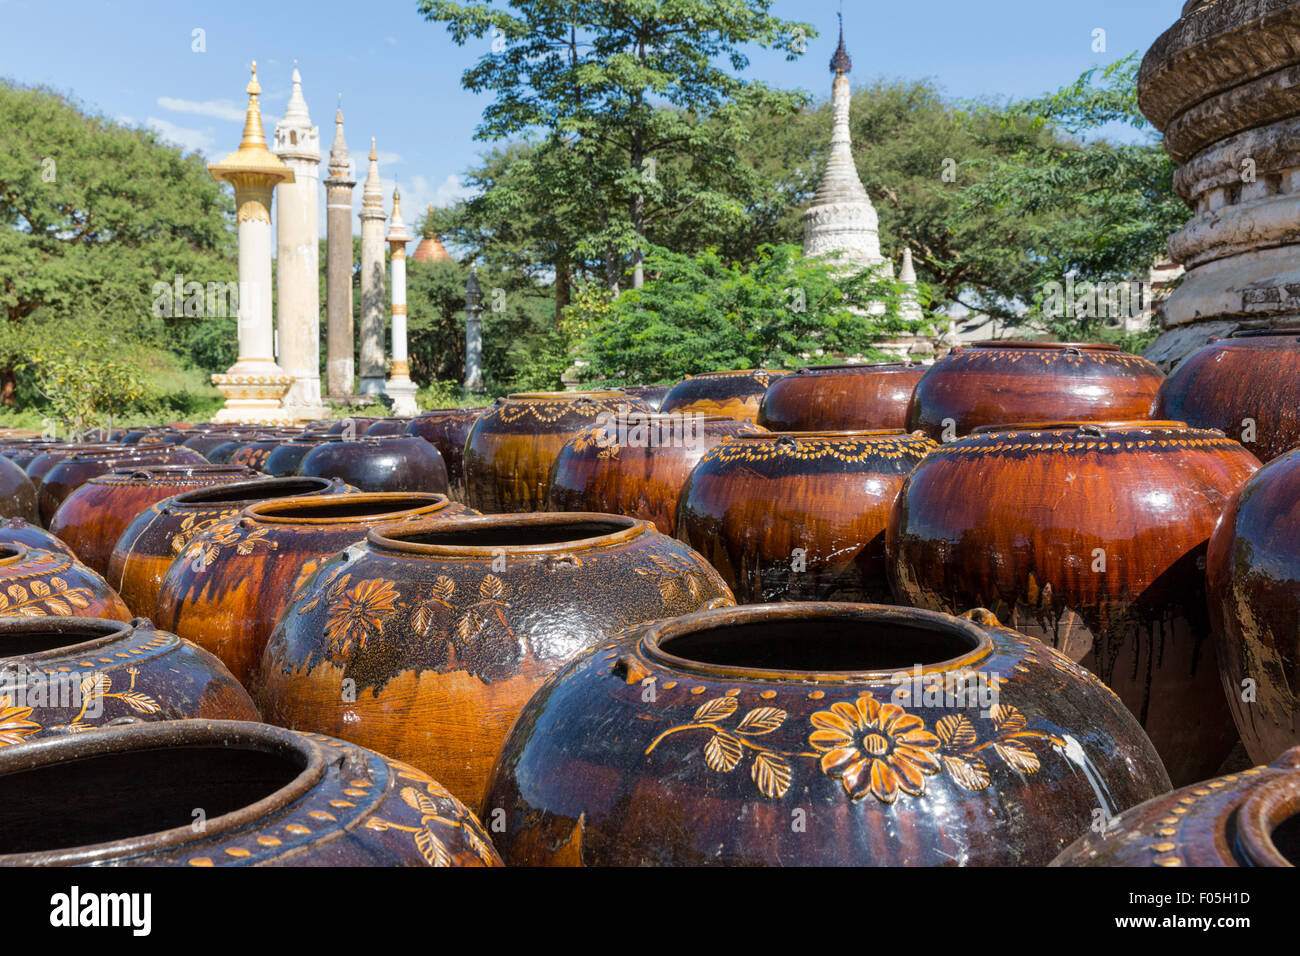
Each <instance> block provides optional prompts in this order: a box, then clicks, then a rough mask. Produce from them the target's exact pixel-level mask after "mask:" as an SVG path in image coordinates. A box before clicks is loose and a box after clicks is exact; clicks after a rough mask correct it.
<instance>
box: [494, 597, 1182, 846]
mask: <svg viewBox="0 0 1300 956" xmlns="http://www.w3.org/2000/svg"><path fill="white" fill-rule="evenodd" d="M972 616H973V617H975V621H972V620H962V619H958V618H955V617H949V616H948V615H942V614H933V613H930V612H926V611H918V610H913V609H908V608H895V607H884V606H879V605H864V604H797V605H796V604H782V605H769V606H765V607H746V608H733V609H723V610H717V611H707V612H704V613H701V614H692V615H688V616H685V617H679V618H676V619H674V620H670V621H663V622H658V623H656V624H652V625H650V626H648V627H646V628H643V629H640V630H636V631H633V632H631V633H630V634H627V635H624V636H621V637H619V638H617V639H615V640H612V641H608V642H605V643H602V644H601V645H600V646H599V647H598V648H595V649H593V650H591V651H589V652H588V653H587V654H585V655H583V657H582V658H580V659H579V660H577V661H575V662H574V663H573V664H571V665H570V666H568V667H566V668H565V669H564V670H562V671H560V672H559V673H557V674H556V675H555V676H554V677H553V678H552V679H551V680H549V681H548V682H547V683H546V685H545V686H543V687H542V689H541V690H540V691H538V692H537V694H536V695H534V696H533V698H532V700H530V701H529V703H528V706H527V707H525V708H524V710H523V713H522V714H520V716H519V720H518V721H517V722H516V723H515V726H514V730H513V731H512V732H511V735H510V739H509V741H508V742H507V743H506V746H505V749H504V750H503V752H502V755H501V760H500V761H499V762H498V764H497V767H496V771H495V774H494V780H493V785H492V789H491V791H490V792H489V794H488V798H487V801H486V802H485V803H484V813H485V814H488V815H491V814H494V813H497V811H498V810H500V811H502V812H501V813H499V814H498V815H497V817H496V818H498V819H501V820H502V821H503V823H504V827H505V830H504V832H500V833H494V839H495V841H496V846H497V849H498V850H499V851H500V852H501V855H502V858H503V859H505V860H506V862H507V864H513V865H552V866H554V865H585V866H645V865H679V866H681V865H702V864H722V865H760V866H761V865H767V866H792V865H793V866H800V865H802V866H829V865H841V866H897V865H910V866H952V865H989V866H1008V865H1018V864H1024V865H1031V866H1032V865H1043V864H1045V863H1047V862H1049V861H1050V860H1051V859H1052V858H1053V857H1055V856H1056V855H1057V854H1058V853H1059V852H1060V851H1061V849H1062V848H1063V847H1065V846H1066V845H1067V844H1069V843H1070V842H1071V841H1072V840H1074V839H1076V838H1077V837H1079V836H1080V835H1081V834H1083V833H1085V832H1087V830H1088V827H1089V826H1090V825H1091V823H1092V821H1093V820H1094V819H1095V818H1096V817H1097V814H1098V812H1099V811H1100V812H1102V813H1106V814H1112V813H1116V812H1118V811H1120V810H1123V809H1127V808H1128V807H1131V806H1133V805H1135V804H1138V803H1140V802H1142V801H1143V800H1147V799H1149V798H1151V797H1153V796H1155V795H1156V794H1159V793H1163V792H1164V791H1166V790H1167V789H1168V788H1169V779H1168V777H1166V776H1165V772H1164V769H1163V768H1162V767H1161V765H1160V760H1159V758H1158V757H1157V756H1156V753H1155V750H1154V749H1153V748H1152V746H1151V743H1150V741H1148V740H1147V739H1146V736H1145V735H1144V734H1143V733H1142V728H1141V727H1139V726H1138V725H1137V722H1136V721H1135V720H1134V719H1133V717H1132V715H1131V714H1129V712H1128V711H1127V710H1125V709H1124V706H1123V705H1122V704H1121V703H1120V702H1119V701H1118V700H1117V699H1116V698H1115V696H1114V695H1113V694H1111V693H1110V692H1109V691H1108V690H1106V688H1105V687H1104V686H1103V685H1102V684H1101V682H1100V681H1098V680H1097V679H1096V678H1095V677H1093V676H1092V675H1091V674H1089V673H1088V672H1087V671H1085V670H1084V669H1083V668H1081V667H1079V666H1077V665H1075V664H1073V663H1071V662H1070V661H1069V660H1067V659H1066V658H1064V657H1062V656H1061V655H1059V654H1057V653H1055V652H1054V651H1052V650H1051V649H1049V648H1045V647H1043V646H1042V645H1041V644H1039V643H1038V642H1036V641H1033V640H1030V639H1028V638H1025V637H1023V636H1022V635H1020V634H1018V633H1016V632H1014V631H1011V630H1008V629H1006V628H1003V627H1000V626H999V625H998V624H997V622H996V620H993V619H992V618H991V616H990V615H988V614H987V612H985V613H982V614H979V615H972ZM976 621H978V622H979V623H976Z"/></svg>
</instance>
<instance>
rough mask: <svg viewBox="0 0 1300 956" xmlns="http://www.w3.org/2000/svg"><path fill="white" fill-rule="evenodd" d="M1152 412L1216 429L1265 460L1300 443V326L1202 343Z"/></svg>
mask: <svg viewBox="0 0 1300 956" xmlns="http://www.w3.org/2000/svg"><path fill="white" fill-rule="evenodd" d="M1151 414H1152V417H1155V418H1176V419H1178V420H1179V421H1185V422H1187V423H1188V424H1190V425H1196V426H1197V427H1199V428H1217V429H1219V430H1221V431H1223V432H1224V433H1226V434H1228V435H1231V436H1232V437H1233V438H1236V439H1237V440H1238V441H1240V442H1241V443H1242V444H1243V445H1245V446H1246V447H1247V448H1249V449H1250V450H1251V451H1252V452H1254V453H1255V456H1256V457H1258V458H1259V460H1260V461H1264V462H1267V461H1272V460H1273V459H1274V458H1276V457H1278V456H1279V455H1282V454H1285V453H1286V452H1288V451H1290V450H1291V449H1292V448H1295V447H1297V446H1300V328H1284V329H1258V330H1252V331H1238V332H1234V333H1232V335H1230V336H1228V337H1227V338H1225V339H1219V340H1218V341H1212V342H1211V343H1210V344H1209V345H1205V346H1202V347H1201V348H1199V349H1197V350H1196V351H1195V352H1193V353H1192V354H1191V355H1189V356H1188V357H1187V358H1186V359H1184V360H1183V362H1182V364H1180V365H1179V366H1178V367H1177V368H1176V369H1174V371H1173V372H1171V373H1170V375H1169V378H1168V379H1166V380H1165V382H1164V384H1163V385H1162V386H1161V387H1160V394H1159V396H1157V398H1156V403H1155V407H1154V408H1153V409H1152V412H1151Z"/></svg>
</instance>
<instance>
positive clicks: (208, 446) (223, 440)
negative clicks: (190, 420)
mask: <svg viewBox="0 0 1300 956" xmlns="http://www.w3.org/2000/svg"><path fill="white" fill-rule="evenodd" d="M235 437H237V436H236V435H235V434H232V432H231V430H230V429H228V428H220V429H217V428H214V429H210V430H204V431H201V432H199V433H198V434H195V435H191V436H189V437H188V438H186V439H185V441H183V442H181V444H182V445H184V446H185V447H186V448H189V449H190V450H191V451H197V452H198V453H199V454H200V455H202V456H203V457H204V458H207V457H208V455H209V454H210V453H211V452H212V451H214V450H215V449H217V448H220V447H221V446H222V445H225V444H228V443H229V442H230V441H231V440H232V439H233V438H235Z"/></svg>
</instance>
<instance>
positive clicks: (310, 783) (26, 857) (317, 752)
mask: <svg viewBox="0 0 1300 956" xmlns="http://www.w3.org/2000/svg"><path fill="white" fill-rule="evenodd" d="M199 747H207V748H209V749H231V750H252V751H257V752H261V753H267V754H272V755H274V756H280V757H284V758H286V759H294V758H297V759H298V760H299V761H300V762H301V763H302V765H303V766H302V769H301V770H300V771H299V772H298V775H297V776H296V777H294V778H293V779H292V780H290V781H289V782H288V783H286V784H285V785H284V786H283V787H280V788H279V789H278V790H275V791H272V792H271V793H269V794H267V795H266V796H265V797H262V798H261V799H260V800H256V801H254V802H253V803H250V804H248V805H246V806H243V807H240V808H238V809H236V810H231V811H230V812H229V813H223V814H221V815H220V816H217V817H212V818H211V819H209V820H208V821H207V825H206V826H205V827H204V828H203V831H202V832H199V833H196V832H195V831H194V828H193V826H192V825H191V824H188V823H186V824H182V825H181V826H178V827H172V828H171V829H168V830H154V831H150V832H148V833H141V834H138V835H136V836H131V837H124V838H122V839H120V840H112V841H108V842H105V843H88V844H85V845H83V846H76V847H65V848H61V849H53V850H34V851H29V852H26V853H5V854H0V866H33V865H37V864H44V865H59V866H67V865H71V864H77V863H95V862H100V861H103V860H111V859H113V858H115V857H125V856H133V855H137V854H140V853H147V852H160V851H167V850H174V849H176V848H178V847H183V846H185V845H186V844H190V843H207V842H210V841H211V840H212V838H213V837H219V836H221V835H223V834H226V833H230V832H232V831H234V830H238V829H241V828H243V827H247V826H251V825H253V824H255V823H257V822H258V821H259V820H261V819H263V818H264V817H267V816H269V815H271V814H273V813H276V812H278V811H280V810H283V809H285V808H286V807H288V806H289V805H290V804H292V803H294V802H295V801H297V800H300V799H302V798H303V797H304V796H306V795H307V794H308V793H309V792H310V791H311V790H312V788H313V787H315V786H316V785H317V784H318V783H319V782H320V781H321V780H322V779H323V778H324V776H325V772H326V769H327V768H326V762H325V757H324V754H322V753H321V749H320V748H319V747H317V746H315V745H314V744H313V743H312V742H311V741H310V740H309V739H308V738H307V737H305V736H304V735H301V734H299V733H297V732H295V731H291V730H285V729H284V728H281V727H273V726H271V725H269V724H261V723H253V722H251V721H243V720H164V721H154V722H150V723H141V724H131V725H129V726H127V727H120V728H119V727H115V728H112V729H109V730H101V731H96V732H94V733H89V734H77V735H75V736H71V737H47V738H45V739H43V740H34V741H31V742H30V743H26V744H23V745H22V746H21V747H7V748H5V749H4V751H2V752H0V776H5V775H8V774H11V773H21V772H23V771H29V770H35V769H39V768H41V767H48V766H51V765H54V764H58V763H65V762H66V763H75V762H76V761H79V760H86V759H91V758H95V757H101V756H109V755H122V754H129V753H139V752H141V751H151V750H172V749H196V748H199Z"/></svg>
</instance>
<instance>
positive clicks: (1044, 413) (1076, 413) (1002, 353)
mask: <svg viewBox="0 0 1300 956" xmlns="http://www.w3.org/2000/svg"><path fill="white" fill-rule="evenodd" d="M1163 381H1164V374H1163V373H1162V372H1161V371H1160V369H1158V368H1157V367H1156V366H1155V365H1153V364H1152V363H1151V362H1148V361H1147V360H1146V359H1144V358H1141V357H1140V356H1137V355H1131V354H1130V353H1128V352H1125V351H1122V350H1121V349H1120V348H1119V347H1118V346H1115V345H1101V344H1098V343H1095V342H1088V343H1059V342H1014V341H994V342H977V343H975V344H974V345H971V346H958V347H957V348H954V349H953V350H952V351H951V352H950V353H948V355H946V356H945V357H944V358H941V359H940V360H939V361H937V362H935V363H934V365H932V366H930V370H929V371H928V372H926V373H925V375H924V377H922V379H921V381H919V382H917V384H916V389H915V391H913V393H912V403H911V406H910V408H909V409H908V413H907V426H906V427H907V429H908V431H915V430H917V429H920V430H921V431H923V432H925V433H926V434H927V435H929V436H930V437H931V438H933V439H934V440H935V441H950V440H951V439H953V438H956V437H958V436H961V435H967V434H970V433H971V432H973V431H974V430H975V429H977V428H980V427H982V426H986V425H1006V424H1009V423H1012V422H1061V421H1084V422H1095V421H1119V420H1134V419H1145V418H1150V417H1151V414H1150V413H1151V404H1152V402H1153V401H1154V400H1155V397H1156V393H1157V392H1158V391H1159V390H1160V385H1161V383H1162V382H1163Z"/></svg>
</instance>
